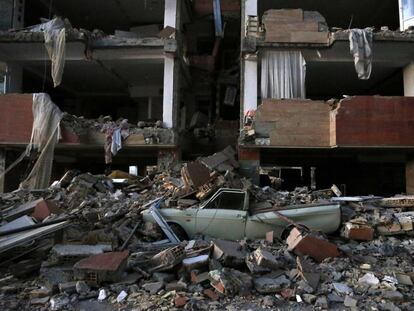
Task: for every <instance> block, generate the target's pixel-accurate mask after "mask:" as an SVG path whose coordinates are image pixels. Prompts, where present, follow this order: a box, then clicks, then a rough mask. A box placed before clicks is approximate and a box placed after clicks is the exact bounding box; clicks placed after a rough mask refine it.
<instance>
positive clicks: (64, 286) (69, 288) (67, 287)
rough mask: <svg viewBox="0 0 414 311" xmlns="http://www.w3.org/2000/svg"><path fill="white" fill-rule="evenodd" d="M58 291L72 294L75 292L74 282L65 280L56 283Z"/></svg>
mask: <svg viewBox="0 0 414 311" xmlns="http://www.w3.org/2000/svg"><path fill="white" fill-rule="evenodd" d="M58 287H59V291H60V292H61V293H67V294H69V295H71V294H74V293H75V292H76V282H73V281H72V282H65V283H59V285H58Z"/></svg>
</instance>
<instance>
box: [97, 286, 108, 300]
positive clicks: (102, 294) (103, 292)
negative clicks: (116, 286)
mask: <svg viewBox="0 0 414 311" xmlns="http://www.w3.org/2000/svg"><path fill="white" fill-rule="evenodd" d="M106 297H108V294H107V293H106V290H105V289H104V288H101V289H100V290H99V295H98V300H99V301H103V300H105V299H106Z"/></svg>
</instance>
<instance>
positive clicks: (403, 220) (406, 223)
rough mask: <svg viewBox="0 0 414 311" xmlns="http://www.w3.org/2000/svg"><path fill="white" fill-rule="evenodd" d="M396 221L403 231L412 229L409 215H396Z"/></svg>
mask: <svg viewBox="0 0 414 311" xmlns="http://www.w3.org/2000/svg"><path fill="white" fill-rule="evenodd" d="M398 222H399V223H400V226H401V229H402V230H404V231H412V230H413V221H412V220H411V217H407V216H401V217H398Z"/></svg>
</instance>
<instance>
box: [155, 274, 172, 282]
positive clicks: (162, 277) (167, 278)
mask: <svg viewBox="0 0 414 311" xmlns="http://www.w3.org/2000/svg"><path fill="white" fill-rule="evenodd" d="M152 276H153V278H154V279H156V280H157V281H158V282H164V283H168V282H171V281H174V280H175V275H174V274H172V273H165V272H154V273H153V274H152Z"/></svg>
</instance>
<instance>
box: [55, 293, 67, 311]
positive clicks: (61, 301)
mask: <svg viewBox="0 0 414 311" xmlns="http://www.w3.org/2000/svg"><path fill="white" fill-rule="evenodd" d="M69 303H70V301H69V298H68V297H66V296H55V297H52V298H51V299H50V309H51V310H52V311H58V310H63V309H64V308H66V307H67V306H68V304H69Z"/></svg>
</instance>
